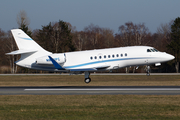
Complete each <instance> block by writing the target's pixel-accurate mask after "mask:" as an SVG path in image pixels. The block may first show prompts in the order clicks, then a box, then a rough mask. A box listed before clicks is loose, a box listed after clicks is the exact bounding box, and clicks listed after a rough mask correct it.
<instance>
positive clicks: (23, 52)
mask: <svg viewBox="0 0 180 120" xmlns="http://www.w3.org/2000/svg"><path fill="white" fill-rule="evenodd" d="M33 52H37V50H22V49H21V50H16V51H12V52H10V53H6V55H19V54H25V53H33Z"/></svg>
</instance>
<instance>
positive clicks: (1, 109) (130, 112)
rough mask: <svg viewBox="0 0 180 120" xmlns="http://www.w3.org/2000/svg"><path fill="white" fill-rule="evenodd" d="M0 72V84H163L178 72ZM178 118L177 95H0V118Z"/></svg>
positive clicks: (177, 81) (175, 80) (176, 80)
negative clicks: (87, 80) (86, 76)
mask: <svg viewBox="0 0 180 120" xmlns="http://www.w3.org/2000/svg"><path fill="white" fill-rule="evenodd" d="M91 79H92V81H91V83H90V84H85V83H84V76H82V75H71V76H63V75H58V76H0V86H108V85H109V86H111V85H112V86H121V85H122V86H123V85H124V86H137V85H140V86H152V85H158V86H165V85H168V86H170V85H175V86H179V85H180V76H176V75H175V76H149V77H148V76H119V75H117V76H101V75H100V76H96V75H93V76H91ZM49 119H52V120H56V119H60V120H77V119H78V120H96V119H97V120H112V119H113V120H119V119H121V120H136V119H137V120H144V119H150V120H154V119H155V120H162V119H166V120H172V119H173V120H179V119H180V95H171V96H170V95H1V96H0V120H49Z"/></svg>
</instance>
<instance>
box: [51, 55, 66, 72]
mask: <svg viewBox="0 0 180 120" xmlns="http://www.w3.org/2000/svg"><path fill="white" fill-rule="evenodd" d="M48 57H49V59H50V60H51V62H52V63H53V65H54V67H55V68H56V69H58V70H65V69H64V68H63V67H61V66H60V65H59V64H58V63H57V62H56V61H55V60H54V59H53V58H52V57H51V56H48Z"/></svg>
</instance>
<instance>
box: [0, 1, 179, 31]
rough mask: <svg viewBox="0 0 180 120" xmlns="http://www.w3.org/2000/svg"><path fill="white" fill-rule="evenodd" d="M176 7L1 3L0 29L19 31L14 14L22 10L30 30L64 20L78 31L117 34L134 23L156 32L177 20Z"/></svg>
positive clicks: (138, 3) (135, 3) (153, 3)
mask: <svg viewBox="0 0 180 120" xmlns="http://www.w3.org/2000/svg"><path fill="white" fill-rule="evenodd" d="M179 5H180V0H0V28H1V29H2V30H3V31H9V30H11V29H13V28H18V25H17V21H16V18H17V14H18V13H19V12H20V11H21V10H24V11H25V12H26V13H27V17H28V18H29V20H30V25H29V27H30V28H31V29H32V30H34V29H41V28H42V26H44V25H48V24H49V23H50V22H58V21H59V20H63V21H65V22H69V23H70V24H71V25H72V26H75V27H76V30H77V31H81V30H83V29H84V27H86V26H88V25H90V24H91V23H92V24H94V25H98V26H99V27H103V28H110V29H112V30H113V31H114V33H118V27H119V26H121V25H124V24H125V23H126V22H133V23H134V24H139V23H145V26H146V27H147V28H148V29H149V31H150V32H151V33H155V32H156V31H157V28H158V27H159V26H160V25H161V24H165V23H169V22H170V21H171V20H174V19H175V18H177V17H180V7H179Z"/></svg>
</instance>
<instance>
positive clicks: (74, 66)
mask: <svg viewBox="0 0 180 120" xmlns="http://www.w3.org/2000/svg"><path fill="white" fill-rule="evenodd" d="M149 58H152V57H139V58H121V59H110V60H102V61H95V62H89V63H83V64H79V65H73V66H65V67H64V68H65V69H71V68H76V67H82V66H86V65H93V64H98V63H105V62H113V61H122V60H135V59H149Z"/></svg>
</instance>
